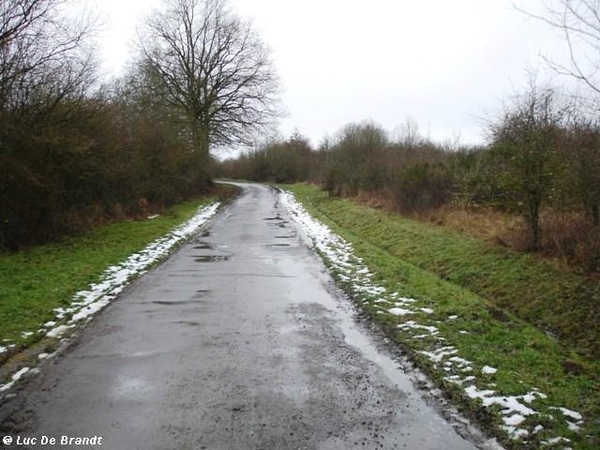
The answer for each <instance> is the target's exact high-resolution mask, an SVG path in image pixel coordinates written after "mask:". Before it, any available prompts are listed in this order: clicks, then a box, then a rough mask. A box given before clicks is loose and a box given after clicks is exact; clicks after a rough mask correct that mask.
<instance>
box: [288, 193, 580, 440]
mask: <svg viewBox="0 0 600 450" xmlns="http://www.w3.org/2000/svg"><path fill="white" fill-rule="evenodd" d="M279 196H280V202H281V204H282V205H283V206H284V207H285V208H286V209H287V211H288V212H289V214H290V217H291V218H292V219H293V220H294V221H296V222H297V223H298V224H299V226H300V227H301V228H302V230H303V231H304V232H305V233H306V235H307V237H308V238H309V239H310V240H311V241H312V245H313V246H314V247H315V248H316V250H317V251H318V253H319V254H320V255H321V257H322V258H323V259H325V260H326V262H327V263H328V265H329V267H330V271H331V273H332V276H333V277H334V279H336V280H338V281H340V282H342V283H343V284H344V288H345V290H346V291H349V292H348V293H349V294H350V295H351V296H352V297H353V298H356V299H359V301H360V302H362V303H369V302H373V303H374V304H376V305H377V309H378V314H392V315H396V316H410V318H411V319H413V320H408V321H405V322H404V323H401V324H400V325H398V327H397V328H398V330H399V331H400V332H404V333H405V334H407V339H419V338H423V337H425V336H431V337H434V338H435V339H436V340H437V342H438V346H437V348H434V349H432V350H431V351H428V352H425V351H423V352H421V353H422V354H423V355H424V356H426V357H427V358H429V359H430V360H431V361H432V363H433V364H434V367H435V368H436V370H439V371H440V373H443V374H444V375H445V380H446V381H448V382H450V383H453V384H456V385H457V386H459V387H460V388H462V389H463V391H464V396H465V398H467V399H468V400H471V401H474V400H480V401H481V405H482V406H483V407H484V408H488V407H491V406H493V405H496V406H499V407H500V410H501V417H502V421H503V425H501V429H502V430H503V431H504V432H505V433H506V434H507V435H508V437H509V438H510V439H511V440H515V441H519V440H523V439H526V438H527V437H528V436H530V435H535V434H537V433H539V432H540V431H541V430H543V429H544V427H543V425H542V424H541V422H543V421H544V420H547V419H548V418H547V417H544V416H543V414H541V413H540V412H539V411H536V410H535V409H533V403H534V402H535V400H536V399H545V398H546V397H547V396H546V395H545V394H544V393H542V392H540V391H539V390H538V389H536V388H533V389H532V390H531V392H529V393H527V394H525V395H515V396H508V395H501V394H499V393H497V392H495V391H494V390H493V389H485V388H483V389H479V388H478V387H477V385H478V384H479V385H481V384H483V380H479V377H478V376H477V375H478V374H477V373H475V372H474V370H473V367H472V365H473V364H472V363H471V362H470V361H468V360H466V359H464V358H461V357H460V356H459V355H458V349H456V348H455V347H453V346H450V345H447V344H446V343H445V341H446V339H445V338H444V337H443V336H441V333H440V331H439V329H438V328H437V327H434V326H426V325H423V324H420V323H419V322H418V319H419V317H423V316H424V315H427V314H432V313H433V312H434V311H433V310H431V309H429V308H419V307H416V306H415V305H414V304H415V303H417V300H416V299H413V298H405V297H402V296H401V294H400V293H398V292H392V293H390V292H387V290H386V288H385V287H383V286H378V285H377V283H375V282H374V281H373V280H372V278H373V275H374V274H373V273H372V272H371V271H370V269H369V268H368V267H367V266H366V264H365V263H364V262H363V260H362V259H361V258H359V257H358V256H356V255H355V254H354V249H353V247H352V245H351V244H350V243H349V242H348V241H346V240H345V239H343V238H342V237H341V236H339V235H337V234H336V233H334V232H333V231H332V230H331V229H330V228H329V227H327V226H326V225H325V224H323V223H322V222H320V221H319V220H317V219H315V218H314V217H312V216H311V215H310V213H309V212H308V211H307V210H306V209H305V208H304V206H303V205H302V204H301V203H299V202H298V201H297V200H296V198H295V197H294V195H293V194H292V193H291V192H289V191H285V190H283V191H280V193H279ZM456 319H457V317H456V316H450V317H448V320H456ZM413 331H417V332H418V333H419V334H418V335H413V334H412V332H413ZM498 370H501V368H500V369H497V368H494V367H491V366H488V365H486V366H484V367H483V369H482V373H483V374H490V373H496V372H497V371H498ZM552 409H554V410H556V411H557V412H560V413H561V416H562V418H563V419H564V420H565V421H566V422H567V424H568V426H569V429H570V430H571V431H579V430H580V428H581V426H582V424H583V417H582V416H581V414H579V413H578V412H576V411H571V410H568V409H566V408H562V407H552ZM527 419H529V420H527ZM536 419H537V420H536ZM526 420H527V425H526V424H525V423H524V422H526ZM525 425H526V426H525ZM569 442H570V441H569V439H568V438H566V437H563V436H557V437H555V438H552V439H548V440H546V441H542V445H545V446H548V447H553V448H556V446H557V444H558V445H560V444H565V446H564V447H562V448H563V449H564V450H567V449H568V448H569V447H568V444H569Z"/></svg>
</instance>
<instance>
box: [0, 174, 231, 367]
mask: <svg viewBox="0 0 600 450" xmlns="http://www.w3.org/2000/svg"><path fill="white" fill-rule="evenodd" d="M235 192H236V189H235V188H234V187H232V186H225V185H218V186H217V187H216V188H215V190H214V192H213V193H211V194H210V195H207V196H205V197H201V198H195V199H192V200H188V201H185V202H183V203H180V204H178V205H175V206H173V207H171V208H169V209H167V210H166V211H164V212H163V213H162V214H160V215H159V216H158V217H155V218H153V219H151V220H143V221H126V222H117V223H111V224H108V225H104V226H100V227H98V228H96V229H94V230H92V231H90V232H89V233H86V234H84V235H81V236H77V237H72V238H69V239H67V240H65V241H64V242H61V243H56V244H49V245H42V246H38V247H34V248H30V249H27V250H24V251H21V252H17V253H12V254H0V339H1V341H0V346H3V347H9V346H10V347H11V348H10V351H7V352H4V353H3V354H0V363H1V362H3V361H4V360H6V359H7V358H8V357H9V356H11V355H13V354H14V353H15V352H16V351H18V350H22V349H24V348H26V347H28V346H29V345H31V344H33V343H35V342H36V341H37V340H38V339H39V334H38V333H37V330H38V329H39V328H40V326H41V325H42V324H43V323H45V322H47V321H49V320H53V319H54V318H55V315H56V313H55V312H54V311H53V310H54V309H55V308H60V307H67V306H69V305H70V304H71V301H72V299H73V296H74V294H75V293H76V292H78V291H80V290H82V289H85V288H87V286H89V285H90V284H91V283H94V282H97V281H98V280H99V278H100V276H101V275H102V273H103V272H104V270H105V269H106V268H107V267H109V266H111V265H115V264H117V263H119V262H121V261H122V260H124V259H125V258H127V257H128V256H129V255H131V254H132V253H135V252H137V251H139V250H141V249H143V248H144V247H145V246H146V245H147V244H148V243H150V242H152V241H154V240H155V239H157V238H159V237H160V236H162V235H164V234H165V233H167V232H168V231H170V230H171V229H173V228H174V227H175V226H177V225H179V224H180V223H182V222H184V221H186V220H187V219H189V218H191V217H192V216H193V215H194V213H195V212H196V210H197V209H198V208H199V207H200V206H202V205H205V204H208V203H210V202H212V201H214V200H216V199H218V198H220V199H227V198H229V197H231V196H233V195H234V193H235Z"/></svg>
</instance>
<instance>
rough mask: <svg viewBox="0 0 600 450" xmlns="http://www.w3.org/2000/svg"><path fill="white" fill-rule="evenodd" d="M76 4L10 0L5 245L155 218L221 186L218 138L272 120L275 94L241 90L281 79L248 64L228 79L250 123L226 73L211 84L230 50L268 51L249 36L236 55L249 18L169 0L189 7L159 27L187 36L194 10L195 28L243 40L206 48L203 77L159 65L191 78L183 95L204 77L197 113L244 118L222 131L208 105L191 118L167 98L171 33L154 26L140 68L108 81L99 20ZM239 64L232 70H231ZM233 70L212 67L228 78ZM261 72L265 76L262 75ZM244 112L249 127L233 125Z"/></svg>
mask: <svg viewBox="0 0 600 450" xmlns="http://www.w3.org/2000/svg"><path fill="white" fill-rule="evenodd" d="M68 6H69V5H68V4H66V3H65V2H63V1H62V0H3V1H2V2H0V250H14V249H18V248H20V247H23V246H28V245H33V244H37V243H42V242H47V241H51V240H57V239H60V238H61V237H62V236H64V235H66V234H71V233H73V232H76V231H80V230H83V229H86V228H87V227H88V226H90V225H92V224H95V223H98V222H102V221H106V220H112V219H114V218H124V217H135V216H137V215H144V214H147V213H148V211H149V209H150V208H155V207H164V206H168V205H171V204H173V203H175V202H178V201H180V200H182V199H184V198H186V197H189V196H193V195H196V194H199V193H203V192H205V191H206V190H207V189H209V188H210V186H211V184H212V183H211V178H210V173H209V171H210V166H211V164H212V161H211V160H210V158H209V157H208V154H209V148H210V142H209V138H212V137H213V135H215V134H218V135H219V137H220V138H221V139H222V140H226V139H230V140H231V139H234V138H236V137H237V134H238V133H240V132H241V131H243V130H242V129H244V130H245V128H244V127H246V125H247V124H248V123H252V122H251V120H250V119H254V120H255V121H259V120H262V119H263V115H264V114H262V113H263V111H262V110H261V109H260V108H258V107H257V106H256V105H254V103H258V102H259V101H262V100H263V98H262V97H260V96H256V98H254V99H253V100H252V102H250V101H249V102H246V103H244V99H243V97H244V96H245V95H247V93H246V92H245V91H244V90H243V89H241V88H240V89H234V87H236V86H231V83H238V84H239V85H242V87H243V86H245V85H247V84H250V82H251V81H253V82H254V84H251V86H252V89H255V88H256V87H257V85H258V86H260V83H265V84H267V83H268V82H269V81H270V78H269V77H268V76H263V75H264V73H263V71H258V70H256V68H255V67H253V70H252V71H250V75H248V74H247V73H245V72H242V71H240V70H238V72H237V77H229V78H226V77H225V78H226V79H227V80H231V79H233V80H234V81H233V82H230V83H229V84H227V83H223V82H220V84H219V85H218V87H221V88H222V89H224V90H226V92H233V93H235V94H236V95H238V96H239V97H240V98H241V101H240V102H236V103H235V104H236V105H237V104H238V103H239V104H241V105H246V107H247V108H248V110H250V111H251V113H252V117H251V118H250V119H249V118H248V117H247V114H244V111H239V108H238V109H236V108H235V107H231V106H230V107H228V108H224V107H222V105H221V104H220V103H216V102H219V101H220V102H221V103H223V102H225V101H228V102H231V99H228V100H227V99H225V100H224V99H223V95H221V93H220V92H218V90H216V89H217V88H215V86H214V80H212V81H213V85H211V84H210V83H208V82H207V81H206V77H204V75H202V74H203V73H204V72H205V71H206V67H205V65H206V64H208V63H207V61H210V63H211V64H215V62H219V64H218V66H219V68H221V66H222V64H221V63H220V61H221V60H220V59H219V57H220V58H223V57H226V58H231V56H230V54H229V53H228V52H230V51H231V53H232V54H235V55H236V57H238V58H241V57H245V58H250V57H251V56H252V52H255V53H256V54H257V55H258V56H260V57H262V58H265V60H266V58H267V56H266V55H267V53H264V54H263V53H260V52H259V50H261V47H260V45H259V44H258V43H257V42H258V41H257V39H254V38H253V40H244V41H243V42H242V43H243V44H244V45H247V46H248V47H247V48H246V47H244V48H242V49H239V48H236V49H235V50H236V51H232V48H230V47H231V46H234V45H238V41H237V40H236V39H234V38H237V37H236V36H237V35H236V33H238V34H239V33H243V32H244V33H245V32H247V30H246V29H245V28H240V27H237V28H236V24H237V23H238V22H237V19H236V18H235V17H233V16H228V15H226V14H225V13H224V12H223V11H224V9H223V5H222V2H221V1H216V2H215V1H210V2H208V1H207V2H193V3H189V2H188V3H181V2H171V3H169V2H165V5H163V6H164V7H165V8H167V9H168V8H171V10H172V9H173V8H179V7H181V8H183V10H176V12H177V13H178V15H174V14H171V13H170V12H169V11H167V12H165V13H164V14H163V13H158V12H157V13H156V14H155V16H153V20H155V22H156V23H157V24H158V25H157V26H161V25H164V24H163V23H162V22H161V21H160V18H161V17H163V16H164V15H167V16H168V17H170V18H171V22H169V25H170V27H171V28H169V30H166V31H165V30H163V31H164V33H167V31H168V32H170V33H172V34H175V35H177V33H178V32H180V31H181V29H183V28H185V27H184V26H183V25H182V20H183V19H182V17H194V18H195V19H194V20H195V21H196V22H198V24H197V23H194V26H193V27H187V28H185V30H186V31H187V32H188V34H189V33H197V34H198V35H199V36H200V37H201V38H204V39H216V38H215V35H216V34H218V33H221V34H223V33H229V34H228V36H229V37H230V38H231V41H226V42H228V43H229V44H228V45H224V46H221V47H219V51H220V52H221V53H219V54H215V55H211V58H212V59H211V58H208V56H206V55H204V53H203V54H202V55H200V56H201V57H202V58H204V59H202V60H201V61H200V62H198V61H195V62H197V64H195V65H194V67H195V69H196V72H194V73H189V71H188V72H186V73H185V76H187V79H184V77H183V75H182V73H181V68H180V67H179V66H177V64H176V62H177V61H175V62H173V61H165V60H164V58H162V59H160V61H159V62H161V63H163V64H165V66H167V67H168V68H169V69H171V70H173V71H175V72H176V74H177V76H176V77H175V81H176V82H177V83H179V85H177V84H176V85H169V86H167V87H168V88H169V89H171V91H173V90H176V89H178V88H182V89H183V87H186V86H196V85H198V84H199V82H200V81H201V82H202V83H203V84H202V86H203V87H204V90H205V91H208V94H206V95H204V97H203V96H202V95H200V94H197V95H195V96H192V95H187V93H186V94H185V95H184V96H186V98H188V97H189V102H188V103H191V104H193V106H194V107H195V108H196V109H202V112H204V111H205V110H215V109H218V110H226V112H227V114H229V115H235V118H233V119H231V120H230V121H229V122H227V125H223V126H221V127H220V128H217V127H216V126H215V125H214V124H213V123H211V122H210V118H209V119H207V118H206V117H205V116H202V114H201V113H198V112H197V111H196V112H195V113H194V114H191V112H190V108H191V107H190V105H189V104H185V105H182V104H179V103H174V102H173V101H171V100H170V99H169V98H168V96H167V95H163V94H165V91H166V90H168V89H167V87H165V86H166V85H165V80H164V78H165V77H167V76H168V75H169V74H166V75H165V72H164V71H163V72H161V71H160V69H161V67H160V66H158V67H157V66H156V65H152V64H149V63H148V59H149V58H150V56H153V57H155V56H156V55H161V54H162V53H161V51H163V52H164V53H165V54H167V55H172V54H173V52H172V51H171V52H170V50H169V48H168V45H167V44H165V40H166V41H167V42H171V41H169V40H168V38H169V37H170V36H169V35H168V33H167V34H166V35H164V36H163V35H159V36H158V37H157V35H156V33H154V34H152V33H150V34H149V35H148V38H147V39H146V40H145V41H144V44H145V45H146V47H144V51H145V53H144V51H140V53H141V54H140V55H138V60H137V61H135V63H134V64H132V66H131V69H130V73H129V74H127V75H126V76H123V77H121V78H120V79H117V80H116V81H113V82H111V83H110V84H108V85H105V86H101V84H100V82H99V81H98V79H97V74H98V64H97V61H96V59H95V56H94V48H93V47H94V42H93V40H92V38H93V33H94V29H95V23H94V21H93V19H91V18H90V17H87V16H85V15H84V16H82V17H80V18H78V17H74V16H73V14H72V13H71V14H68V12H67V7H68ZM211 8H212V10H211ZM192 9H193V10H194V11H193V12H194V14H191V10H192ZM213 10H214V11H213ZM215 11H216V12H218V13H219V14H216V13H215ZM171 12H172V11H171ZM213 13H214V14H213ZM161 14H162V15H161ZM169 14H170V15H169ZM186 14H187V15H186ZM215 14H216V15H215ZM203 17H204V18H205V19H206V20H204V19H203ZM211 19H212V20H213V21H216V23H211V22H210V20H211ZM202 20H204V22H201V21H202ZM196 25H198V26H196ZM203 27H204V28H203ZM155 31H156V30H155ZM164 33H163V34H164ZM194 37H195V38H198V36H191V35H190V36H189V39H186V40H184V41H182V42H185V43H187V42H194V39H193V38H194ZM177 43H179V41H177ZM150 48H151V49H152V52H151V51H150V50H149V49H150ZM195 49H196V47H195V46H191V47H189V46H188V47H185V46H184V47H182V48H180V49H179V50H180V52H187V53H186V55H187V56H186V58H187V59H185V61H184V62H185V63H187V62H189V61H190V60H192V59H194V58H195V59H196V60H197V59H198V55H197V54H196V53H194V50H195ZM169 52H170V53H169ZM228 61H229V59H228ZM230 63H231V61H230ZM203 64H204V65H203ZM264 64H265V65H266V63H264ZM231 66H232V64H229V66H227V65H224V67H225V69H228V70H231ZM233 66H234V68H235V67H237V66H235V65H233ZM225 69H222V70H221V71H219V70H213V71H212V72H211V73H212V74H213V75H214V77H222V76H223V73H222V72H223V71H224V70H225ZM238 69H239V67H238ZM211 70H212V69H211ZM199 74H200V75H199ZM258 75H260V76H262V78H259V79H258V80H255V79H252V78H251V77H252V76H258ZM198 77H200V78H201V79H200V80H198V79H197V78H198ZM220 79H221V78H219V80H220ZM169 80H171V81H172V80H173V77H171V78H169ZM265 88H266V86H265ZM211 89H212V90H211ZM203 92H204V91H203ZM261 92H262V91H261ZM207 99H208V100H210V101H211V102H213V103H210V104H208V103H207V102H208V100H207ZM215 99H216V100H215ZM269 99H270V97H268V98H267V100H269ZM267 100H264V101H265V102H266V101H267ZM203 102H204V103H203ZM250 103H252V107H250V106H248V105H249V104H250ZM228 104H229V103H228ZM220 105H221V106H220ZM267 112H268V111H267ZM265 114H266V113H265ZM200 119H202V120H200ZM218 119H219V120H222V117H221V116H219V117H218ZM235 119H237V120H238V121H239V122H240V123H242V125H237V126H233V125H231V124H230V123H231V122H232V121H235ZM199 135H202V137H203V140H202V146H200V145H199V141H200V139H199V138H198V136H199Z"/></svg>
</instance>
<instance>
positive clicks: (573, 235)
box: [357, 193, 600, 276]
mask: <svg viewBox="0 0 600 450" xmlns="http://www.w3.org/2000/svg"><path fill="white" fill-rule="evenodd" d="M357 200H358V201H359V202H360V203H362V204H364V205H367V206H369V207H371V208H376V209H383V210H388V211H396V210H397V208H396V207H395V204H394V202H393V200H392V199H391V197H390V196H388V195H381V194H380V193H379V194H378V193H374V194H370V193H361V194H360V195H359V196H358V197H357ZM411 217H413V218H415V219H418V220H421V221H424V222H430V223H434V224H436V225H441V226H446V227H449V228H452V229H454V230H457V231H460V232H461V233H465V234H467V235H470V236H474V237H477V238H479V239H483V240H485V241H487V242H490V243H493V244H495V245H499V246H502V247H507V248H511V249H513V250H515V251H518V252H528V251H529V250H530V248H531V236H530V232H529V230H528V228H527V224H526V222H525V220H524V219H523V218H522V217H520V216H518V215H514V214H508V213H506V212H502V211H498V210H495V209H492V208H480V209H468V208H462V207H457V206H453V205H446V206H444V207H442V208H439V209H435V210H432V211H428V212H420V213H415V214H412V215H411ZM540 222H541V227H542V249H541V250H540V251H539V252H537V256H538V257H540V258H543V259H546V260H549V261H551V262H553V263H555V264H556V265H558V266H560V267H562V268H567V269H575V270H577V271H584V272H586V273H587V274H590V275H598V276H600V227H594V226H592V224H591V222H590V220H589V219H588V218H587V217H585V216H584V215H583V214H581V213H578V212H557V211H550V210H548V211H545V212H544V213H543V214H542V215H541V217H540Z"/></svg>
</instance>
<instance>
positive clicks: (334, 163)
mask: <svg viewBox="0 0 600 450" xmlns="http://www.w3.org/2000/svg"><path fill="white" fill-rule="evenodd" d="M557 98H558V97H557V95H556V93H555V91H554V90H552V89H542V90H540V89H531V90H530V91H528V92H526V93H525V94H523V95H522V96H519V97H518V98H517V99H516V101H515V103H514V105H513V106H512V107H510V108H509V109H507V110H506V111H505V113H504V115H503V116H501V117H500V118H499V119H498V120H497V121H496V122H495V123H493V124H491V126H490V135H491V139H490V142H489V144H488V145H485V146H481V147H470V148H469V147H458V148H456V147H453V146H449V145H439V144H436V143H434V142H431V141H430V140H428V139H425V138H423V137H421V136H419V134H418V133H417V132H416V128H415V126H414V125H412V126H407V127H405V130H404V132H403V133H401V134H400V136H398V137H396V138H394V139H392V138H391V137H390V135H389V134H388V133H387V132H386V131H385V130H384V129H383V128H381V127H380V126H378V125H376V124H374V123H370V122H365V123H360V124H351V125H347V126H346V127H344V128H343V129H342V130H341V131H340V132H339V133H338V134H337V136H336V137H335V138H334V139H332V140H328V141H324V142H322V143H321V145H320V146H319V147H318V148H317V149H312V148H310V146H309V145H308V141H307V140H306V139H305V138H302V136H300V135H298V134H295V135H294V136H293V137H292V138H290V139H289V140H287V141H284V142H270V143H268V144H265V145H264V146H262V148H259V149H258V150H256V151H254V152H250V153H247V154H244V155H242V156H240V157H239V158H238V159H235V160H228V161H225V162H224V163H222V166H221V170H222V173H223V175H225V176H230V177H233V178H243V179H248V180H255V181H273V182H295V181H300V180H301V181H311V182H315V183H319V184H320V185H321V186H322V188H323V189H325V190H327V191H328V192H329V194H330V195H332V196H347V197H355V196H366V197H369V198H371V199H375V200H377V202H378V203H379V204H381V205H384V206H387V207H388V208H390V209H394V210H397V211H399V212H401V213H404V214H413V215H420V216H423V215H428V214H429V215H430V214H431V213H432V212H435V211H439V210H441V209H456V208H460V209H466V210H479V211H481V210H485V209H488V208H489V209H495V210H500V211H503V212H504V213H506V214H513V215H517V216H519V217H521V218H522V220H523V224H524V229H522V230H519V234H520V237H521V238H520V239H512V241H511V240H510V239H508V241H511V242H518V244H517V245H516V247H518V249H519V250H528V251H530V250H546V251H550V252H552V253H554V254H558V255H560V256H561V257H563V258H564V259H566V260H568V261H569V262H571V263H574V264H576V265H579V266H582V267H584V268H585V269H586V270H588V271H597V270H599V269H600V226H599V223H600V123H598V122H595V121H592V120H590V119H589V117H586V116H583V115H581V111H580V110H578V109H577V108H575V107H574V105H572V104H569V105H567V104H564V103H562V102H561V101H558V100H557ZM409 125H410V124H409ZM284 154H287V156H284ZM523 237H524V238H523Z"/></svg>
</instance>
